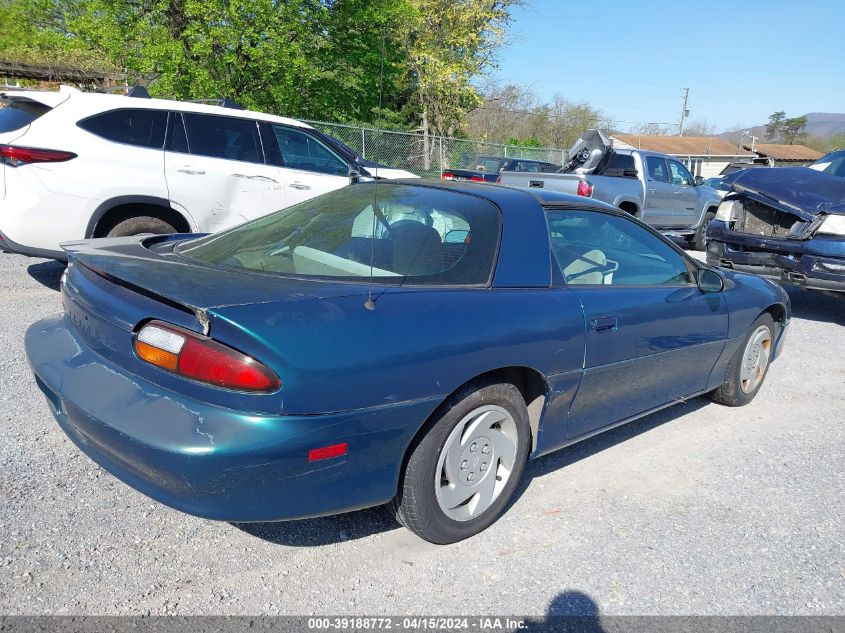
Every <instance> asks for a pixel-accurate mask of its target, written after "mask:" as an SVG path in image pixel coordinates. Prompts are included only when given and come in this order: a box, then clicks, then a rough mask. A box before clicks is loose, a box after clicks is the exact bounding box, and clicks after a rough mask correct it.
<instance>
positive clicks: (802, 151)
mask: <svg viewBox="0 0 845 633" xmlns="http://www.w3.org/2000/svg"><path fill="white" fill-rule="evenodd" d="M743 147H744V148H745V149H750V147H749V146H747V145H743ZM754 151H755V152H756V153H757V154H759V155H760V156H762V157H764V158H771V159H774V160H795V161H800V162H807V161H814V160H818V159H820V158H821V157H822V153H821V152H817V151H816V150H814V149H810V148H809V147H807V146H806V145H782V144H780V143H756V144H755V145H754Z"/></svg>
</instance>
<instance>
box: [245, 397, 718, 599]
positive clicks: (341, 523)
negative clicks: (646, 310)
mask: <svg viewBox="0 0 845 633" xmlns="http://www.w3.org/2000/svg"><path fill="white" fill-rule="evenodd" d="M708 404H710V400H708V399H707V398H704V397H701V398H695V399H693V400H690V401H688V402H684V403H683V404H678V405H675V406H673V407H669V408H668V409H664V410H662V411H658V412H657V413H653V414H652V415H650V416H647V417H645V418H642V419H640V420H637V421H635V422H630V423H628V424H624V425H622V426H620V427H617V428H615V429H613V430H610V431H607V432H605V433H601V434H599V435H595V436H593V437H591V438H589V439H586V440H584V441H582V442H578V443H577V444H574V445H572V446H570V447H568V448H564V449H562V450H560V451H557V452H556V453H552V454H551V455H546V456H545V457H542V458H541V459H538V460H536V461H533V462H529V463H528V465H527V466H526V467H525V472H524V473H523V475H522V480H521V481H520V482H519V485H518V486H517V488H516V490H515V491H514V495H513V498H512V499H511V501H510V503H508V507H507V508H506V509H505V512H507V511H508V510H509V509H510V507H511V506H512V505H513V504H514V503H515V502H516V501H517V500H518V499H519V498H520V497H521V496H522V494H523V493H524V492H525V491H526V490H527V489H528V487H529V486H530V485H531V481H532V480H533V479H534V478H535V477H540V476H542V475H546V474H548V473H550V472H552V471H555V470H558V469H560V468H564V467H566V466H569V465H570V464H574V463H575V462H578V461H580V460H582V459H586V458H587V457H590V456H591V455H595V454H596V453H599V452H601V451H603V450H605V449H606V448H610V447H611V446H615V445H616V444H619V443H621V442H624V441H626V440H629V439H631V438H632V437H636V436H637V435H639V434H641V433H645V432H647V431H650V430H651V429H654V428H656V427H658V426H660V425H661V424H664V423H666V422H670V421H672V420H674V419H676V418H679V417H681V416H683V415H686V414H687V413H692V412H693V411H697V410H698V409H700V408H702V407H705V406H707V405H708ZM232 525H233V526H234V527H236V528H238V529H239V530H242V531H244V532H246V533H247V534H250V535H252V536H255V537H256V538H260V539H263V540H265V541H269V542H271V543H276V544H277V545H290V546H294V547H312V546H315V545H329V544H332V543H339V542H341V541H353V540H356V539H360V538H364V537H367V536H371V535H373V534H378V533H381V532H389V531H391V530H395V529H397V528H399V527H400V526H399V524H398V523H396V521H395V520H394V519H393V518H392V517H390V516H389V514H388V512H387V510H386V509H385V508H384V506H380V507H376V508H368V509H367V510H359V511H357V512H348V513H346V514H338V515H334V516H328V517H321V518H318V519H303V520H300V521H282V522H279V523H232ZM578 614H579V615H586V614H585V613H583V612H579V613H578ZM556 615H561V613H558V614H556Z"/></svg>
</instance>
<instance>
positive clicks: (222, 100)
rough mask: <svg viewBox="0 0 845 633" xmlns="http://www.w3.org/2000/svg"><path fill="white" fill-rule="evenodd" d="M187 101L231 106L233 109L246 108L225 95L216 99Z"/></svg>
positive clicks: (224, 106) (223, 106)
mask: <svg viewBox="0 0 845 633" xmlns="http://www.w3.org/2000/svg"><path fill="white" fill-rule="evenodd" d="M188 102H189V103H204V104H206V105H216V106H220V107H221V108H232V109H233V110H246V108H244V107H243V106H242V105H241V104H240V103H236V102H235V101H232V100H231V99H227V98H226V97H219V98H217V99H189V100H188Z"/></svg>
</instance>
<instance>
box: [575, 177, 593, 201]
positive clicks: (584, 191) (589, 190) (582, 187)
mask: <svg viewBox="0 0 845 633" xmlns="http://www.w3.org/2000/svg"><path fill="white" fill-rule="evenodd" d="M578 195H579V196H584V197H585V198H590V197H591V196H592V195H593V185H591V184H590V183H588V182H587V181H586V180H581V181H580V182H579V183H578Z"/></svg>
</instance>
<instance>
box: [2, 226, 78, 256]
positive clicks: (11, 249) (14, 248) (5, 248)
mask: <svg viewBox="0 0 845 633" xmlns="http://www.w3.org/2000/svg"><path fill="white" fill-rule="evenodd" d="M0 252H4V253H14V254H16V255H26V256H27V257H43V258H44V259H57V260H59V261H63V262H66V261H67V253H65V252H64V251H54V250H52V249H47V248H32V247H30V246H23V245H22V244H18V243H17V242H13V241H12V240H10V239H9V238H8V237H7V236H5V235H3V233H2V232H0Z"/></svg>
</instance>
